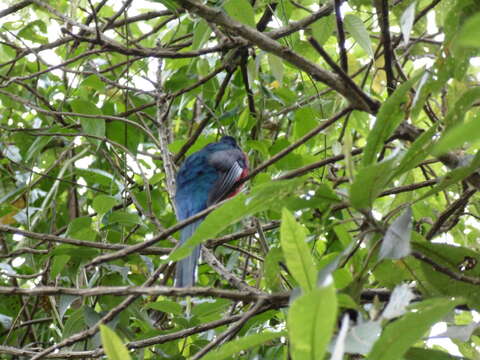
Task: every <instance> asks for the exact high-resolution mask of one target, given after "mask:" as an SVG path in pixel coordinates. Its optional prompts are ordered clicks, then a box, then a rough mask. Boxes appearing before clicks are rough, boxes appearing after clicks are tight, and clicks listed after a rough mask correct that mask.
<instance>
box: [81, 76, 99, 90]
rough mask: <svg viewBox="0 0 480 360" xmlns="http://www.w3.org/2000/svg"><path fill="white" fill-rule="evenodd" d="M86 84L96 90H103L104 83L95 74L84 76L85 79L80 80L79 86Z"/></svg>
mask: <svg viewBox="0 0 480 360" xmlns="http://www.w3.org/2000/svg"><path fill="white" fill-rule="evenodd" d="M83 86H86V87H90V88H92V89H95V90H98V91H104V90H105V83H104V82H103V81H102V79H100V78H99V77H98V76H97V75H95V74H93V75H89V76H87V77H86V78H85V80H83V81H82V83H81V85H80V86H79V88H81V87H83Z"/></svg>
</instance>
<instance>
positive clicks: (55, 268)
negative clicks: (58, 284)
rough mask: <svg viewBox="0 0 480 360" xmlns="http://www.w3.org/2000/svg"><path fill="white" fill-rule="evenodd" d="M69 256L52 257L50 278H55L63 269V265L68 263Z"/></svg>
mask: <svg viewBox="0 0 480 360" xmlns="http://www.w3.org/2000/svg"><path fill="white" fill-rule="evenodd" d="M70 258H71V256H70V255H58V256H54V257H53V261H52V268H51V273H50V276H51V277H52V278H54V279H55V278H56V277H57V275H59V274H61V273H62V271H64V269H65V265H67V263H68V262H69V261H70Z"/></svg>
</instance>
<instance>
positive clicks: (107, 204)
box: [92, 194, 118, 214]
mask: <svg viewBox="0 0 480 360" xmlns="http://www.w3.org/2000/svg"><path fill="white" fill-rule="evenodd" d="M117 203H118V201H117V200H116V199H115V198H114V197H113V196H110V195H104V194H102V195H98V196H96V197H95V199H93V203H92V207H93V209H94V210H95V211H96V212H97V213H98V214H105V213H107V212H108V211H110V210H111V209H112V208H113V207H114V206H115V205H116V204H117Z"/></svg>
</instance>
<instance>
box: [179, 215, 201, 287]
mask: <svg viewBox="0 0 480 360" xmlns="http://www.w3.org/2000/svg"><path fill="white" fill-rule="evenodd" d="M201 222H202V220H197V221H195V222H193V223H191V224H190V225H187V226H185V227H184V228H183V229H182V233H181V235H180V243H181V244H183V243H185V241H187V240H188V239H189V238H190V237H191V236H192V235H193V233H194V232H195V230H196V229H197V227H198V225H200V223H201ZM199 257H200V245H198V246H196V247H195V249H193V251H192V253H191V254H190V255H189V256H188V257H186V258H184V259H182V260H180V261H178V262H177V266H176V271H175V286H176V287H190V286H193V285H194V284H195V277H196V272H197V264H198V258H199Z"/></svg>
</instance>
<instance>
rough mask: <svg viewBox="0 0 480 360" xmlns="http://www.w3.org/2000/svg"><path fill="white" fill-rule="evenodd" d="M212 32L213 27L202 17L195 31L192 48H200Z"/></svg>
mask: <svg viewBox="0 0 480 360" xmlns="http://www.w3.org/2000/svg"><path fill="white" fill-rule="evenodd" d="M211 33H212V29H211V28H210V26H208V23H207V22H206V21H205V20H203V19H200V21H199V22H198V23H197V25H196V26H195V31H194V32H193V40H192V48H193V49H194V50H197V49H200V48H201V47H202V45H203V44H205V42H206V41H207V40H208V38H209V37H210V34H211Z"/></svg>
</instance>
